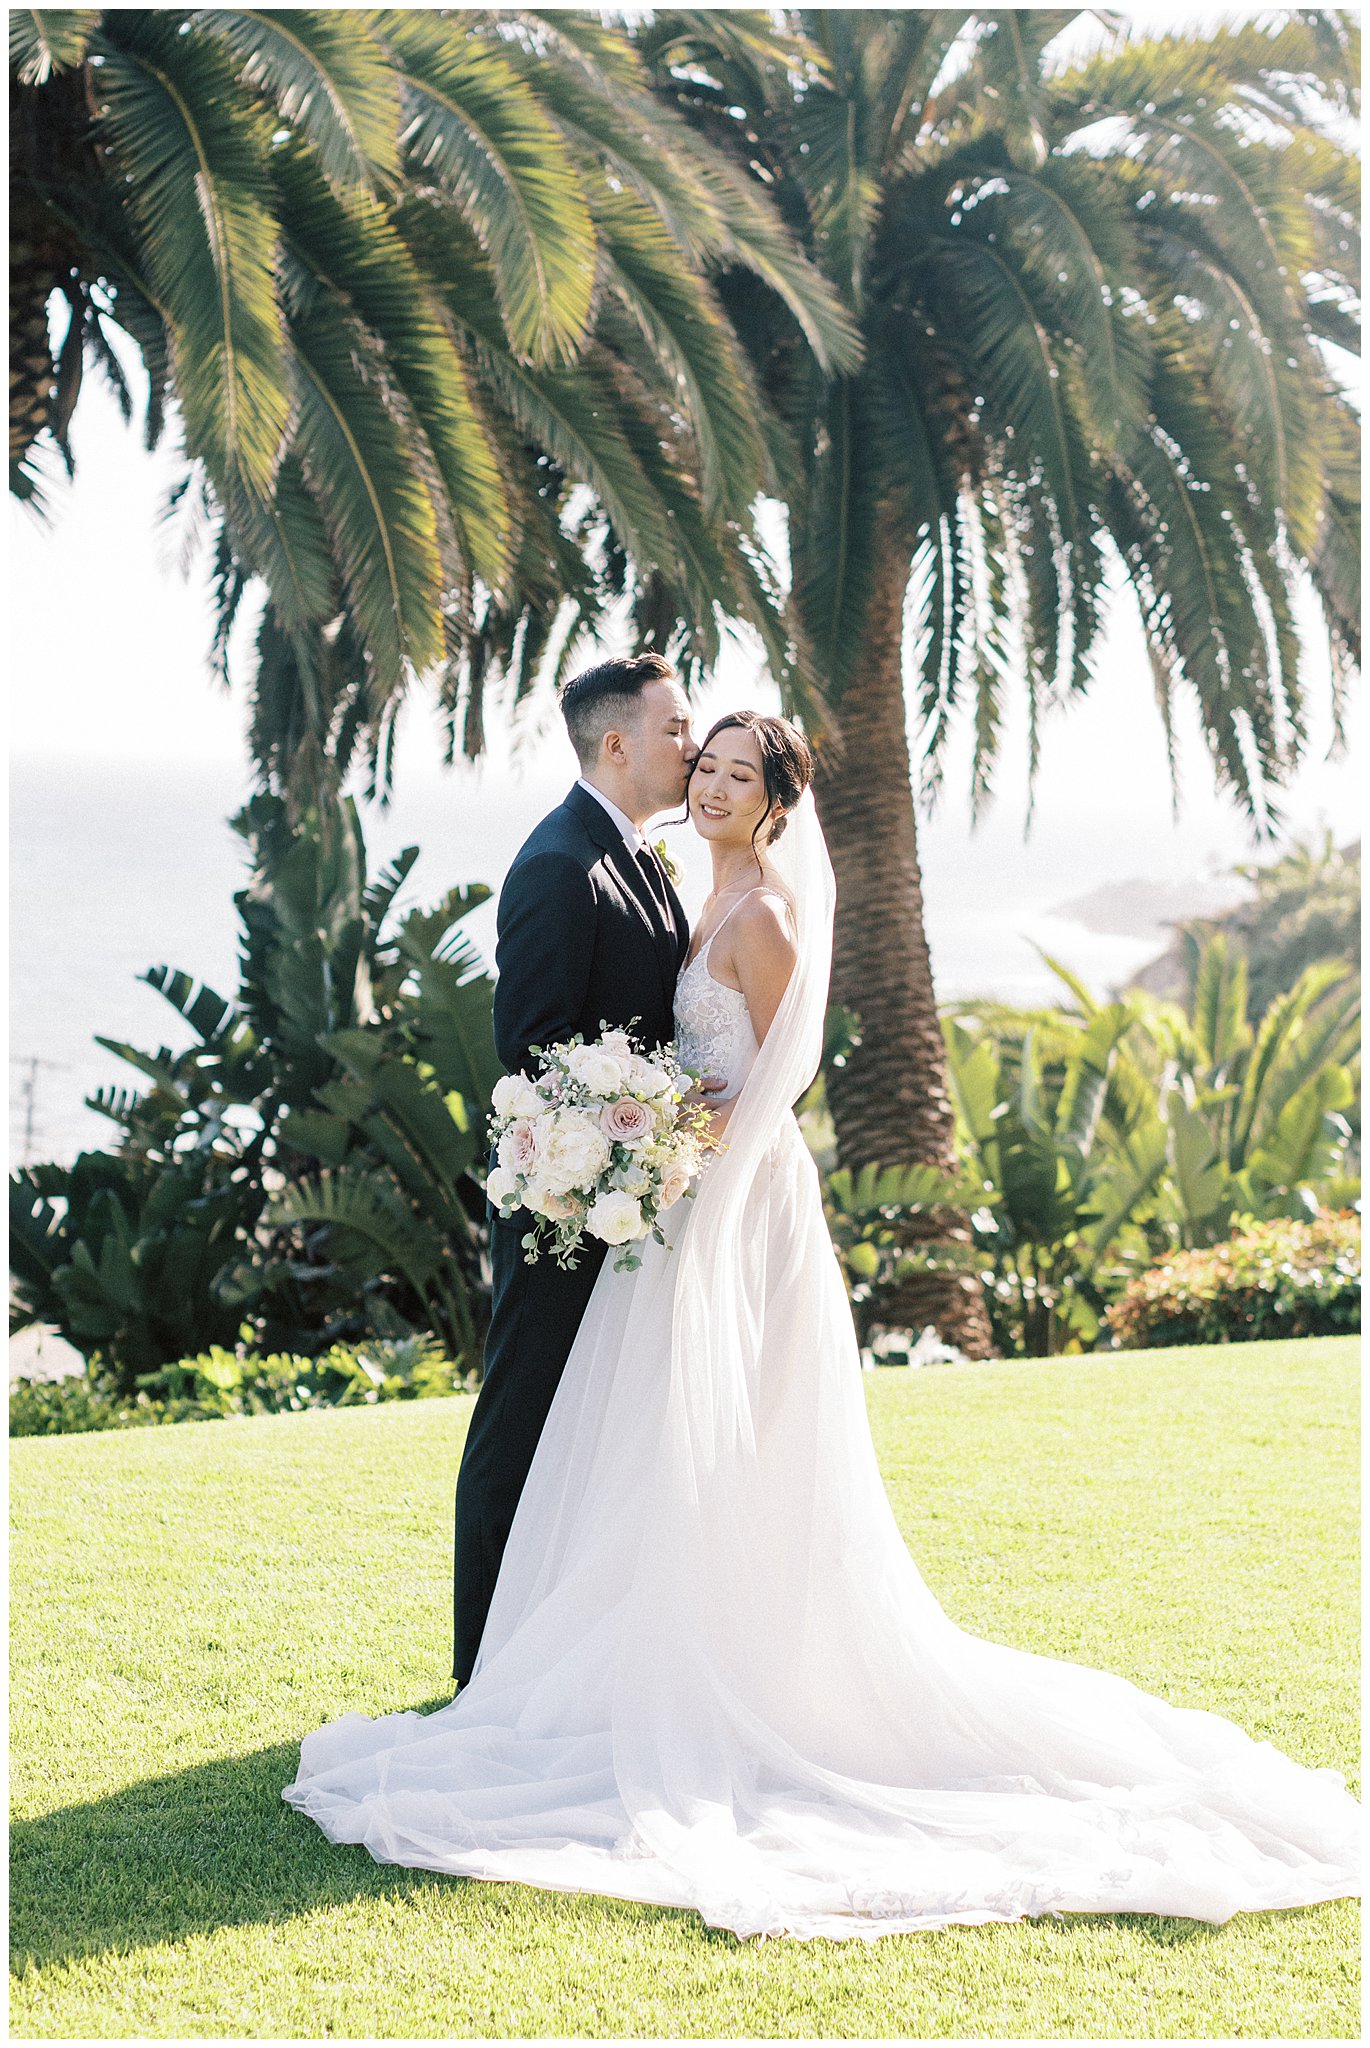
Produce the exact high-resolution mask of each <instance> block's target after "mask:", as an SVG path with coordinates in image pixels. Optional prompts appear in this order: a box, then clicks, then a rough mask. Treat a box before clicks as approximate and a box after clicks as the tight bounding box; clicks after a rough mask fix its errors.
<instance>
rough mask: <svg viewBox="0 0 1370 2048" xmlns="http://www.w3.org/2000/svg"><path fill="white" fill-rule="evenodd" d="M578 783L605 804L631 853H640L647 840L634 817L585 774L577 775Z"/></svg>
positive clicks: (598, 801)
mask: <svg viewBox="0 0 1370 2048" xmlns="http://www.w3.org/2000/svg"><path fill="white" fill-rule="evenodd" d="M576 783H577V786H578V787H579V788H581V789H588V790H589V792H590V794H591V796H592V797H594V799H595V801H596V802H597V803H601V804H603V806H604V808H605V810H606V811H607V812H608V813H609V816H610V817H611V818H612V819H613V821H614V823H615V824H616V825H617V826H618V829H619V831H620V832H621V833H622V834H623V837H624V839H625V841H626V842H627V846H628V851H629V852H630V853H640V852H641V851H642V849H643V848H644V847H645V846H646V844H647V841H646V838H645V836H644V835H643V833H642V832H641V831H639V829H638V827H637V826H636V825H635V824H634V823H633V821H632V819H631V818H630V817H629V816H628V814H627V812H626V811H621V810H620V809H619V807H618V805H617V804H616V803H614V802H613V800H612V798H610V797H607V796H606V795H605V794H604V791H603V790H602V789H596V788H595V785H594V784H593V782H587V781H586V780H585V777H584V776H583V775H578V776H577V777H576Z"/></svg>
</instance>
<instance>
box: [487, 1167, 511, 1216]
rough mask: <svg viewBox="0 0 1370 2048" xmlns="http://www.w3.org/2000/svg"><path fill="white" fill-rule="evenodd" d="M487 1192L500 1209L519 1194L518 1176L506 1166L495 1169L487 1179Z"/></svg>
mask: <svg viewBox="0 0 1370 2048" xmlns="http://www.w3.org/2000/svg"><path fill="white" fill-rule="evenodd" d="M485 1192H486V1194H487V1195H488V1196H489V1197H490V1200H491V1201H492V1202H493V1203H494V1205H495V1207H496V1208H497V1209H498V1208H500V1207H502V1205H503V1204H504V1203H505V1202H507V1201H509V1199H510V1198H511V1196H513V1195H516V1194H517V1193H518V1175H517V1174H516V1173H510V1171H509V1169H508V1167H506V1166H496V1167H493V1168H492V1169H491V1171H490V1173H489V1174H488V1176H487V1177H486V1182H485Z"/></svg>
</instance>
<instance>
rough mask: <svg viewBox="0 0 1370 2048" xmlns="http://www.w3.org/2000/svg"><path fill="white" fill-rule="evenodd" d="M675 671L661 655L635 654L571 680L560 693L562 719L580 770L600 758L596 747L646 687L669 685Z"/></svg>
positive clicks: (600, 664)
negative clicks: (660, 683) (649, 685)
mask: <svg viewBox="0 0 1370 2048" xmlns="http://www.w3.org/2000/svg"><path fill="white" fill-rule="evenodd" d="M674 674H675V670H674V669H673V668H672V666H671V664H670V662H669V661H667V659H666V657H665V655H664V654H650V653H649V654H634V655H632V656H630V657H629V658H628V659H627V660H625V661H601V662H600V663H599V664H598V665H597V667H595V668H587V669H585V670H583V671H582V673H581V674H580V675H578V676H572V678H571V680H570V682H569V683H568V684H567V685H566V687H565V689H564V690H563V691H562V693H561V715H562V717H563V718H564V719H565V720H566V730H567V731H568V732H569V733H570V735H571V745H572V746H573V747H574V748H575V750H576V759H577V760H578V761H579V762H580V765H581V767H582V768H589V767H592V766H593V765H594V763H595V761H596V760H598V758H599V744H600V741H601V740H602V739H603V738H604V735H605V733H606V732H607V731H608V730H609V727H610V726H611V725H612V724H613V723H614V720H615V719H617V718H622V716H623V714H624V711H625V709H626V708H627V706H628V704H629V703H630V702H631V701H632V699H633V698H634V697H638V696H640V695H641V694H642V690H643V687H644V685H645V684H647V683H659V682H669V681H670V679H671V677H672V676H674Z"/></svg>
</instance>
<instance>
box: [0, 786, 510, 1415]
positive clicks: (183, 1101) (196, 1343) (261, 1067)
mask: <svg viewBox="0 0 1370 2048" xmlns="http://www.w3.org/2000/svg"><path fill="white" fill-rule="evenodd" d="M233 825H234V828H235V830H236V831H238V832H239V833H240V834H241V835H242V837H243V838H244V839H245V840H246V841H247V842H248V844H249V846H250V848H251V853H252V873H251V879H250V881H249V883H248V885H247V887H246V888H244V889H242V890H240V891H239V892H238V893H237V895H236V897H235V901H236V903H237V905H238V909H239V912H240V915H241V919H242V926H243V932H242V941H241V956H240V957H241V983H240V987H239V991H238V995H237V998H236V1000H235V1001H234V1002H232V1003H230V1002H227V1001H225V999H224V998H223V997H221V996H219V995H217V994H216V993H215V992H214V990H213V989H210V988H207V987H205V986H203V985H199V986H197V984H196V983H195V981H194V979H193V977H192V976H190V975H189V974H186V973H182V972H180V971H173V970H172V969H170V968H167V967H155V968H150V969H149V970H148V971H147V973H146V974H145V975H144V976H143V979H144V980H146V981H147V982H148V983H149V984H150V985H151V986H152V987H153V988H155V989H157V990H158V991H159V993H160V994H162V995H163V996H164V997H165V998H166V1000H167V1001H168V1002H169V1003H170V1004H171V1005H172V1006H173V1008H174V1009H175V1010H176V1011H177V1012H178V1014H179V1015H180V1016H181V1017H182V1018H184V1020H185V1021H186V1023H187V1024H189V1026H190V1027H191V1030H192V1032H193V1034H194V1042H193V1043H192V1044H191V1046H189V1047H188V1048H187V1049H186V1050H184V1051H181V1052H175V1051H172V1050H171V1049H170V1048H168V1047H162V1048H161V1049H160V1050H159V1051H158V1052H157V1053H155V1054H149V1053H145V1052H141V1051H139V1050H138V1049H137V1048H135V1047H133V1046H129V1045H125V1044H123V1043H121V1042H119V1041H116V1040H113V1039H105V1038H101V1039H100V1041H99V1042H100V1043H101V1044H103V1045H106V1046H108V1047H109V1049H110V1050H111V1051H113V1052H116V1053H118V1054H119V1055H120V1057H121V1058H123V1059H125V1060H127V1061H128V1062H129V1063H130V1064H131V1065H133V1066H134V1067H136V1068H137V1069H138V1070H139V1071H140V1072H141V1073H142V1074H143V1075H145V1076H146V1078H147V1080H148V1081H149V1083H150V1084H151V1085H150V1086H149V1087H147V1088H146V1089H145V1090H143V1091H142V1092H141V1093H138V1092H134V1091H131V1090H125V1089H101V1090H100V1091H98V1093H97V1094H95V1095H93V1096H91V1097H89V1098H88V1101H89V1104H90V1106H91V1107H92V1108H94V1109H96V1110H99V1111H100V1112H101V1113H102V1114H103V1115H105V1116H107V1117H108V1118H109V1119H110V1121H111V1122H112V1123H113V1124H114V1125H115V1126H116V1128H117V1130H118V1133H119V1135H118V1139H117V1142H116V1144H115V1146H114V1148H113V1149H112V1150H111V1151H109V1152H85V1153H82V1154H81V1155H80V1157H79V1158H78V1159H77V1160H76V1161H75V1163H74V1164H73V1165H72V1166H70V1167H67V1166H61V1165H53V1164H43V1165H37V1166H31V1167H26V1168H24V1169H22V1170H21V1171H20V1172H19V1173H17V1174H16V1175H14V1176H13V1178H12V1181H11V1200H10V1223H11V1259H12V1267H13V1276H14V1279H13V1289H12V1295H13V1307H12V1311H11V1328H12V1329H16V1328H23V1327H24V1326H26V1325H27V1324H29V1323H31V1322H45V1323H50V1324H52V1325H53V1326H54V1327H55V1328H57V1329H58V1330H59V1331H60V1332H61V1334H62V1335H63V1336H64V1337H65V1338H67V1340H68V1341H69V1342H70V1343H72V1344H74V1345H75V1346H76V1347H77V1348H78V1349H79V1350H81V1351H83V1352H84V1353H85V1354H86V1356H87V1357H88V1358H91V1357H93V1356H94V1355H95V1354H96V1353H98V1354H99V1355H100V1357H101V1359H102V1360H103V1361H104V1367H105V1370H106V1371H107V1372H109V1373H112V1374H113V1375H114V1377H115V1381H116V1383H117V1386H118V1389H119V1392H120V1393H121V1394H122V1395H124V1396H127V1397H132V1396H133V1395H134V1394H135V1391H136V1390H137V1388H138V1386H139V1383H140V1381H141V1380H142V1379H144V1378H145V1376H146V1375H148V1374H153V1373H156V1372H157V1371H158V1370H160V1369H161V1368H162V1367H165V1366H167V1365H169V1364H172V1363H174V1362H175V1361H177V1360H181V1359H185V1358H187V1357H190V1356H193V1355H194V1354H196V1353H198V1352H205V1353H213V1352H214V1351H215V1348H216V1347H219V1348H225V1347H232V1346H233V1345H234V1343H235V1340H236V1338H237V1336H238V1333H239V1329H240V1325H242V1324H243V1323H244V1322H245V1321H246V1323H247V1325H248V1327H249V1329H250V1331H251V1334H252V1340H253V1342H254V1344H255V1345H256V1346H257V1347H258V1348H259V1349H263V1350H266V1351H268V1352H271V1351H283V1352H290V1353H305V1354H314V1353H317V1352H322V1351H326V1350H327V1349H328V1348H329V1346H331V1345H333V1344H337V1343H351V1344H355V1343H357V1342H360V1341H362V1340H365V1339H367V1338H371V1337H379V1338H384V1339H389V1340H402V1339H406V1338H410V1337H413V1336H415V1335H431V1336H432V1337H434V1338H435V1339H436V1340H437V1341H438V1342H440V1344H441V1345H442V1346H443V1348H444V1350H445V1352H446V1354H447V1355H448V1356H449V1357H451V1358H453V1359H455V1360H459V1361H461V1362H462V1363H463V1364H465V1365H472V1364H474V1362H475V1360H476V1359H477V1358H478V1356H479V1348H480V1329H481V1323H482V1320H483V1307H482V1304H483V1299H484V1280H483V1268H482V1259H483V1246H484V1195H483V1191H482V1188H481V1185H480V1183H479V1181H478V1180H477V1178H476V1177H475V1175H474V1173H473V1171H472V1169H473V1168H474V1167H476V1166H477V1165H478V1163H480V1162H481V1160H482V1156H483V1151H484V1146H483V1141H482V1132H483V1127H484V1122H485V1116H486V1112H487V1110H488V1106H489V1101H490V1092H491V1089H492V1088H493V1086H494V1083H495V1081H496V1079H497V1078H498V1076H499V1073H500V1066H499V1060H498V1056H497V1055H496V1052H495V1046H494V1034H493V1028H492V1024H491V1014H490V1010H491V996H492V984H491V982H490V979H489V977H488V976H487V975H486V973H485V972H484V968H483V964H482V962H481V959H480V955H479V954H478V952H477V951H476V949H475V948H474V946H472V944H471V943H470V941H469V940H467V939H466V938H465V937H464V936H463V935H462V934H460V933H459V932H455V931H454V927H455V926H457V925H458V924H459V923H460V920H461V919H462V918H463V917H464V916H466V914H467V913H468V912H469V911H470V910H471V909H473V908H474V907H475V906H476V905H477V904H478V903H481V902H483V901H484V900H485V899H486V898H487V897H488V895H489V890H488V889H487V888H485V887H484V886H483V885H479V884H478V885H475V886H473V887H471V888H457V889H453V890H450V891H449V892H448V893H447V895H446V896H444V897H443V899H442V900H441V902H439V903H438V904H436V905H435V906H434V907H433V908H432V909H429V910H420V909H414V910H410V911H408V912H407V913H406V914H405V915H404V916H403V917H400V918H398V919H395V918H393V917H392V915H391V913H392V910H393V905H394V900H395V897H396V896H397V894H398V892H399V890H400V889H401V888H402V886H403V884H404V882H405V879H406V877H407V876H408V874H409V872H410V869H411V868H412V867H413V864H414V862H415V860H416V859H417V858H418V848H417V847H413V846H411V847H407V848H405V850H404V852H403V853H401V854H400V856H399V858H398V859H397V860H396V861H395V863H394V864H393V866H392V867H390V868H389V869H388V870H387V871H386V872H385V873H383V874H382V875H381V876H379V878H377V879H376V880H375V881H372V882H368V879H367V873H366V856H365V848H364V845H363V841H362V833H361V827H360V823H359V820H358V817H357V812H356V806H355V803H354V802H353V800H352V799H351V798H350V797H349V798H338V799H336V800H335V801H334V802H332V803H331V804H330V805H329V806H327V807H325V808H324V809H323V810H322V811H320V810H319V809H313V808H311V809H306V810H305V811H304V812H303V813H302V814H301V815H300V816H299V817H298V818H297V819H295V820H293V821H292V819H291V818H290V817H289V816H288V814H287V810H286V806H285V804H284V803H283V802H282V801H281V800H280V799H279V798H277V797H274V796H268V795H258V796H256V797H254V798H253V799H252V800H251V802H249V803H248V804H247V805H245V806H244V808H243V809H242V810H241V811H240V812H239V813H238V815H237V816H236V817H235V818H234V820H233Z"/></svg>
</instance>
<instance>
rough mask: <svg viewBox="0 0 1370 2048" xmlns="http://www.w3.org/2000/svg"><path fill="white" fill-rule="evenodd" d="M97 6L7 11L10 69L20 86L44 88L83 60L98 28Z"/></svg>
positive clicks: (14, 9)
mask: <svg viewBox="0 0 1370 2048" xmlns="http://www.w3.org/2000/svg"><path fill="white" fill-rule="evenodd" d="M103 11H104V10H103V9H102V8H99V7H61V8H48V7H44V8H42V9H41V10H40V9H39V8H37V7H12V8H11V9H10V70H11V71H12V72H13V73H14V75H15V77H16V78H17V79H18V81H19V83H20V85H46V84H47V82H48V80H49V79H50V78H51V77H52V74H53V73H54V71H69V70H70V69H71V68H72V67H73V65H76V64H79V63H81V62H82V60H83V59H84V57H85V55H86V53H87V51H88V50H89V48H90V44H91V39H92V37H93V36H94V34H95V32H96V30H97V29H98V28H99V26H100V18H101V15H102V13H103Z"/></svg>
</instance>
